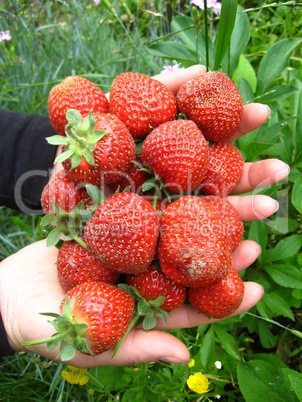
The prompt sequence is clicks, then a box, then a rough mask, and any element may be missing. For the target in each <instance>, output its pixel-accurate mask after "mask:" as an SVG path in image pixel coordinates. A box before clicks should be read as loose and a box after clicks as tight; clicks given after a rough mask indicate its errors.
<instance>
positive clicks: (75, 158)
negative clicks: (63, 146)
mask: <svg viewBox="0 0 302 402" xmlns="http://www.w3.org/2000/svg"><path fill="white" fill-rule="evenodd" d="M63 153H68V151H65V152H63ZM61 155H62V154H61ZM81 160H82V156H81V155H79V154H77V153H75V152H74V151H72V153H71V169H75V168H76V167H77V166H79V164H80V162H81Z"/></svg>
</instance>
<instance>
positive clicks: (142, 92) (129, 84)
mask: <svg viewBox="0 0 302 402" xmlns="http://www.w3.org/2000/svg"><path fill="white" fill-rule="evenodd" d="M109 113H112V114H115V115H116V116H117V117H118V118H119V119H121V120H122V121H123V122H124V123H125V124H126V126H127V127H128V129H129V131H130V133H131V134H132V135H133V137H134V138H142V137H144V136H146V135H147V134H148V133H149V132H150V131H151V130H152V129H154V128H155V127H157V126H159V125H160V124H162V123H164V122H166V121H170V120H174V119H175V118H176V114H177V107H176V100H175V96H174V94H173V92H172V91H170V89H169V88H167V87H166V86H165V85H164V84H162V83H160V82H159V81H156V80H155V79H152V78H150V77H148V76H146V75H144V74H140V73H129V72H127V73H122V74H120V75H118V76H117V77H116V78H115V80H114V81H113V83H112V87H111V90H110V98H109Z"/></svg>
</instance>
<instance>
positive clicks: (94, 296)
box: [23, 282, 134, 361]
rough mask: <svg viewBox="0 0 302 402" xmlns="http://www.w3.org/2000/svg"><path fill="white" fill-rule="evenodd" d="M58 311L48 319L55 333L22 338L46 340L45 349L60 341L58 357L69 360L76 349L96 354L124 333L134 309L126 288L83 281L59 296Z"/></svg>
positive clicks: (117, 340)
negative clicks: (62, 296)
mask: <svg viewBox="0 0 302 402" xmlns="http://www.w3.org/2000/svg"><path fill="white" fill-rule="evenodd" d="M60 312H61V315H59V314H45V315H50V316H52V317H54V318H55V319H54V320H53V321H50V323H51V324H52V325H53V326H54V327H55V329H56V331H57V332H56V333H55V334H54V335H53V336H52V337H51V338H49V339H43V340H38V341H30V342H24V343H23V345H24V346H31V345H35V344H41V343H46V342H47V348H48V350H52V349H55V348H56V347H57V346H58V345H60V350H59V354H58V357H60V358H61V360H62V361H66V360H70V359H72V358H73V357H74V356H75V352H76V350H79V351H80V352H82V353H85V354H94V355H99V354H101V353H103V352H105V351H107V350H109V349H110V348H112V347H114V346H116V345H117V343H118V342H119V341H120V340H121V339H122V338H123V336H124V335H125V333H126V331H127V329H128V327H129V325H130V323H131V320H132V315H133V312H134V300H133V298H132V297H131V296H130V295H129V294H128V293H126V292H125V291H123V290H121V289H118V288H117V287H115V286H113V285H110V284H107V283H104V282H86V283H81V284H80V285H77V286H76V287H74V288H72V289H71V290H70V291H69V292H68V293H67V294H66V296H65V298H64V299H63V300H62V303H61V306H60Z"/></svg>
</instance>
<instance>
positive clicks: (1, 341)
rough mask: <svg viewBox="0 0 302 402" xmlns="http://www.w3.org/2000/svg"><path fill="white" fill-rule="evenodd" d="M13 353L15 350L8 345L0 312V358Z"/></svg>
mask: <svg viewBox="0 0 302 402" xmlns="http://www.w3.org/2000/svg"><path fill="white" fill-rule="evenodd" d="M14 353H15V352H14V351H13V350H12V349H11V348H10V346H9V343H8V340H7V336H6V332H5V328H4V325H3V321H2V317H1V314H0V358H1V357H4V356H11V355H13V354H14Z"/></svg>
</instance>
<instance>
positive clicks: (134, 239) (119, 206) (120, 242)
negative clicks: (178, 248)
mask: <svg viewBox="0 0 302 402" xmlns="http://www.w3.org/2000/svg"><path fill="white" fill-rule="evenodd" d="M158 234H159V223H158V216H157V213H156V211H155V210H154V208H153V207H152V206H151V205H150V203H149V202H148V201H147V200H145V199H144V198H143V197H141V196H139V195H137V194H135V193H130V192H128V193H118V194H114V195H113V196H111V197H110V198H107V199H106V200H105V201H104V202H102V203H101V204H100V205H99V206H98V208H97V210H96V212H95V214H94V215H93V216H92V217H91V218H90V219H89V220H88V222H87V224H86V227H85V242H86V244H87V247H88V249H89V250H90V251H91V252H93V253H95V254H96V255H97V257H98V258H99V259H100V261H101V262H102V263H103V264H104V265H105V266H107V267H108V268H109V269H112V270H114V271H117V272H121V273H139V272H143V271H145V270H146V269H147V268H148V266H149V265H150V263H151V261H152V259H153V257H154V255H155V253H156V246H157V239H158Z"/></svg>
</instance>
